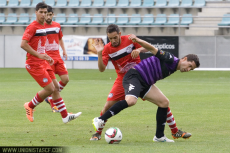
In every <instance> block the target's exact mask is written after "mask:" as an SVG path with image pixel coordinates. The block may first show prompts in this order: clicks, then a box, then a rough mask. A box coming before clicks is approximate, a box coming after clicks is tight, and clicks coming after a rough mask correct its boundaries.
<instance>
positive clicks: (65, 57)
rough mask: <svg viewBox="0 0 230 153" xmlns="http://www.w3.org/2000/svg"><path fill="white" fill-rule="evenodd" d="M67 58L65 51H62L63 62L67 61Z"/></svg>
mask: <svg viewBox="0 0 230 153" xmlns="http://www.w3.org/2000/svg"><path fill="white" fill-rule="evenodd" d="M67 57H68V55H67V53H66V51H63V58H64V60H67Z"/></svg>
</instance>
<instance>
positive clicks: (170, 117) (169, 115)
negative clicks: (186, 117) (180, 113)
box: [167, 107, 178, 134]
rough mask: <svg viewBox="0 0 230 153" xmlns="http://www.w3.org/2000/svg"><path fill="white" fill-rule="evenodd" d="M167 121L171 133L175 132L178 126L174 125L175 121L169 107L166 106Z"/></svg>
mask: <svg viewBox="0 0 230 153" xmlns="http://www.w3.org/2000/svg"><path fill="white" fill-rule="evenodd" d="M167 123H168V125H169V127H170V129H171V132H172V133H173V134H175V133H177V131H178V128H177V126H176V121H175V119H174V116H173V114H172V112H171V110H170V108H169V107H168V111H167Z"/></svg>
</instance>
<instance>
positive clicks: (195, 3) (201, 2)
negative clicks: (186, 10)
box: [193, 0, 206, 7]
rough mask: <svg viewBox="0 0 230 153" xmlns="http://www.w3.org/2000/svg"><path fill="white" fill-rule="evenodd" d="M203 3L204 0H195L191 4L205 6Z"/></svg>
mask: <svg viewBox="0 0 230 153" xmlns="http://www.w3.org/2000/svg"><path fill="white" fill-rule="evenodd" d="M205 3H206V2H205V0H195V1H194V4H193V6H196V7H203V6H205Z"/></svg>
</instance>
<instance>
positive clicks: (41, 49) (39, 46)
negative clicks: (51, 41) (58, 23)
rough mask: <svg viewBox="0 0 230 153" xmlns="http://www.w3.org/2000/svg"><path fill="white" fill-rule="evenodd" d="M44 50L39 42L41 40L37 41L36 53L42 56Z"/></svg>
mask: <svg viewBox="0 0 230 153" xmlns="http://www.w3.org/2000/svg"><path fill="white" fill-rule="evenodd" d="M45 49H46V47H45V46H42V41H41V39H39V41H38V48H37V52H38V53H40V54H43V53H45Z"/></svg>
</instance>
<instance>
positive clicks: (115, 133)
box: [105, 127, 122, 144]
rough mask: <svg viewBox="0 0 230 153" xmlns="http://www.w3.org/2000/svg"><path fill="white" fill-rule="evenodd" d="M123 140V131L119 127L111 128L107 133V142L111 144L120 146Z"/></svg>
mask: <svg viewBox="0 0 230 153" xmlns="http://www.w3.org/2000/svg"><path fill="white" fill-rule="evenodd" d="M121 140H122V133H121V130H120V129H119V128H117V127H111V128H109V129H108V130H106V132H105V141H106V142H107V143H109V144H118V143H120V141H121Z"/></svg>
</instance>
